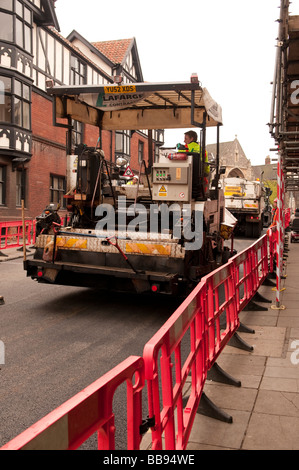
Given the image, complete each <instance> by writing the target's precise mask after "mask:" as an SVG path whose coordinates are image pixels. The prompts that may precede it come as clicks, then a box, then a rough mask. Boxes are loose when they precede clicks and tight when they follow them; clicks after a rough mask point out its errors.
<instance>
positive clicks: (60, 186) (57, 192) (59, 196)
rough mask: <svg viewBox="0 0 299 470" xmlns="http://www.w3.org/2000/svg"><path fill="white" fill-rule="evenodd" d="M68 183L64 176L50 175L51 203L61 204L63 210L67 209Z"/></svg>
mask: <svg viewBox="0 0 299 470" xmlns="http://www.w3.org/2000/svg"><path fill="white" fill-rule="evenodd" d="M65 188H66V181H65V177H64V176H55V175H50V201H51V202H52V203H56V204H60V207H61V208H62V209H65V208H66V200H65V199H64V197H63V196H64V194H65Z"/></svg>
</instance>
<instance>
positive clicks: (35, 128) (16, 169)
mask: <svg viewBox="0 0 299 470" xmlns="http://www.w3.org/2000/svg"><path fill="white" fill-rule="evenodd" d="M58 1H62V0H58ZM115 76H122V78H123V83H132V82H142V81H143V76H142V70H141V66H140V61H139V56H138V50H137V45H136V40H135V38H130V39H124V40H118V41H104V42H96V43H90V42H88V41H87V40H86V39H85V38H83V37H82V36H80V35H79V34H78V33H77V32H76V31H73V32H72V33H71V34H70V35H69V36H68V37H67V38H64V37H62V36H61V34H60V33H59V23H58V19H57V17H56V13H55V0H1V3H0V221H9V220H21V203H22V200H23V201H24V204H25V217H26V218H35V217H36V216H37V215H38V214H39V213H40V212H41V211H42V210H43V209H44V208H45V206H46V205H47V204H48V203H49V202H60V204H61V208H62V212H61V215H62V216H63V215H64V213H63V212H64V211H63V208H64V207H65V199H64V198H63V195H64V194H65V192H66V184H67V181H66V175H67V155H68V154H71V153H73V151H74V148H75V145H77V144H79V143H85V144H86V145H87V146H91V147H95V146H96V145H97V143H98V140H99V137H100V142H101V147H102V149H103V150H104V152H105V157H106V159H107V160H109V161H111V162H115V160H116V158H117V157H118V156H124V157H126V158H127V160H128V162H129V164H130V167H131V168H132V170H133V171H137V170H138V169H139V162H140V160H142V159H145V161H147V160H148V145H147V142H148V135H147V132H146V131H142V130H140V131H137V132H131V131H122V132H118V131H113V132H108V131H103V132H102V133H101V134H99V129H98V128H96V127H93V126H89V125H85V124H82V123H80V122H78V121H72V122H65V121H60V122H56V119H55V116H54V113H53V100H52V98H51V97H49V96H48V95H47V93H46V81H47V80H53V81H54V84H55V85H80V84H101V85H102V84H111V83H114V80H115ZM57 124H58V126H57ZM151 138H152V146H151V148H152V149H153V155H152V156H151V159H154V158H155V155H156V154H157V153H158V148H159V145H161V144H163V131H160V130H157V131H153V133H152V136H151Z"/></svg>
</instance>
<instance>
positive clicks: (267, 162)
mask: <svg viewBox="0 0 299 470" xmlns="http://www.w3.org/2000/svg"><path fill="white" fill-rule="evenodd" d="M270 163H271V159H270V157H269V155H268V156H267V157H266V158H265V165H270Z"/></svg>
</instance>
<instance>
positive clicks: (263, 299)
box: [252, 292, 272, 304]
mask: <svg viewBox="0 0 299 470" xmlns="http://www.w3.org/2000/svg"><path fill="white" fill-rule="evenodd" d="M252 300H254V301H255V300H256V301H257V302H265V303H266V304H271V303H272V301H271V300H269V299H266V297H264V296H263V295H262V294H260V293H259V292H256V293H255V294H254V296H253V298H252Z"/></svg>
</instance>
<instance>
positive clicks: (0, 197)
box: [0, 166, 6, 206]
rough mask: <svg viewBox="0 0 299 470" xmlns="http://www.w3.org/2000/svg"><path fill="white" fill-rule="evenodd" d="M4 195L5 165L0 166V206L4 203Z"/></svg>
mask: <svg viewBox="0 0 299 470" xmlns="http://www.w3.org/2000/svg"><path fill="white" fill-rule="evenodd" d="M5 195H6V166H0V206H4V205H5Z"/></svg>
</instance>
